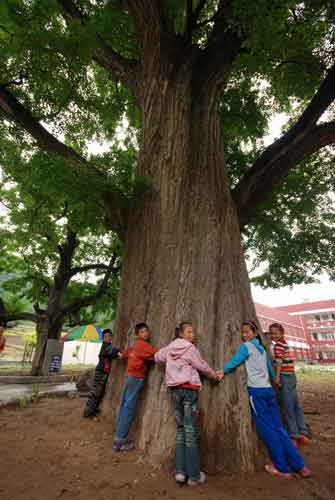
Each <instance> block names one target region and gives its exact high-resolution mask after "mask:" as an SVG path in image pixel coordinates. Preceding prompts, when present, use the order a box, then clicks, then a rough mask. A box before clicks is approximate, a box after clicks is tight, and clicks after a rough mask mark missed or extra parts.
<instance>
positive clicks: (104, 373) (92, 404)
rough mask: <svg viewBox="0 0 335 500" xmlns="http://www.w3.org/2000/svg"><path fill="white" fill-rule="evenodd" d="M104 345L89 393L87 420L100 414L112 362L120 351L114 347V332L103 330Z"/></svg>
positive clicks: (86, 408) (86, 409) (85, 412)
mask: <svg viewBox="0 0 335 500" xmlns="http://www.w3.org/2000/svg"><path fill="white" fill-rule="evenodd" d="M102 334H103V343H102V346H101V349H100V353H99V362H98V364H97V366H96V368H95V372H94V381H93V387H92V390H91V391H90V393H89V396H88V399H87V402H86V406H85V410H84V417H85V418H94V417H96V416H97V415H98V414H99V412H100V409H99V406H100V403H101V402H102V400H103V397H104V395H105V390H106V385H107V380H108V375H109V373H110V369H111V362H112V360H113V359H116V358H118V357H119V356H118V355H119V352H120V350H119V349H118V348H117V347H113V346H112V330H110V329H109V328H107V329H105V330H103V332H102Z"/></svg>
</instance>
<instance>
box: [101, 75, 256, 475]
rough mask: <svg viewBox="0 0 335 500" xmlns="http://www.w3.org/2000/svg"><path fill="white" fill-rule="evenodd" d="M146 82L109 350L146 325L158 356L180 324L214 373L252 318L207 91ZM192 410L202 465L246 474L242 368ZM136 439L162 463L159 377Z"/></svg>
mask: <svg viewBox="0 0 335 500" xmlns="http://www.w3.org/2000/svg"><path fill="white" fill-rule="evenodd" d="M151 82H152V83H151V87H150V89H149V87H147V89H149V90H143V102H142V127H143V142H142V144H141V149H140V157H139V172H138V173H139V174H140V175H145V176H149V177H150V178H151V179H152V181H153V189H152V191H151V192H150V193H148V194H146V195H145V197H144V199H143V200H142V202H141V204H140V205H139V206H137V207H136V209H135V210H134V211H133V212H132V213H131V214H129V217H128V224H127V231H126V234H125V254H124V260H123V272H122V284H121V291H120V295H119V304H118V313H117V321H116V328H115V330H116V332H115V333H116V343H117V344H119V345H120V346H121V348H124V347H125V346H126V345H127V344H128V343H129V341H130V340H129V338H127V336H126V332H128V331H129V329H130V327H131V326H132V325H134V324H135V323H136V322H139V321H147V322H148V324H149V326H150V328H151V329H152V343H153V345H154V346H157V347H162V346H164V345H166V344H168V343H169V342H170V341H171V340H172V339H173V336H174V331H175V326H176V324H177V323H179V322H180V321H182V320H189V321H191V322H192V323H193V325H194V326H195V329H196V332H197V345H198V347H199V349H200V351H201V353H202V354H203V356H204V358H205V359H206V360H207V361H208V362H209V363H210V364H211V365H212V366H213V367H215V368H216V369H222V367H223V364H224V361H225V360H227V359H228V358H229V357H230V356H231V355H232V354H233V353H234V351H235V349H236V347H237V346H238V344H239V342H240V333H239V330H240V323H241V322H242V320H244V319H246V318H251V319H255V317H256V315H255V310H254V305H253V301H252V297H251V292H250V286H249V279H248V274H247V270H246V266H245V262H244V257H243V252H242V247H241V235H240V229H239V222H238V218H237V214H236V210H235V206H234V203H233V200H232V197H231V194H230V190H229V182H228V178H227V175H226V171H225V163H224V156H223V146H222V144H221V141H220V127H219V120H218V114H217V89H213V92H211V91H210V89H209V90H208V92H206V93H203V94H202V95H198V96H197V98H194V96H192V92H193V89H194V84H193V82H192V72H191V71H190V70H189V68H179V69H178V72H177V73H176V74H174V77H173V79H170V80H169V81H164V79H162V80H161V81H159V79H151ZM204 94H205V95H204ZM113 370H114V373H112V376H111V379H110V384H109V392H108V394H109V405H110V406H112V416H113V418H115V416H116V414H117V410H118V402H119V400H120V393H121V389H122V385H123V379H124V368H122V367H120V365H118V366H117V367H114V368H113ZM200 401H201V408H202V410H203V413H204V418H203V426H202V430H201V436H202V437H201V439H202V441H201V442H202V457H203V462H204V466H206V467H207V469H209V470H210V471H218V470H221V469H225V470H227V471H237V470H239V471H250V470H254V469H255V467H256V463H257V453H258V447H257V444H256V443H257V441H256V437H255V435H254V433H253V431H252V427H251V419H250V413H249V403H248V397H247V392H246V377H245V370H244V368H243V367H242V368H239V369H238V370H237V371H236V373H235V374H233V375H231V376H229V377H227V379H226V380H225V381H224V383H222V384H221V385H220V386H213V384H211V383H209V382H205V384H204V389H203V391H202V392H201V395H200ZM109 413H110V411H109ZM135 436H136V442H137V444H138V446H139V447H140V448H142V449H144V450H145V456H146V457H147V458H148V460H150V461H151V462H155V463H157V462H158V463H165V462H169V461H170V459H171V458H172V456H173V452H174V445H175V423H174V418H173V416H172V414H171V407H170V403H169V398H168V395H167V391H166V388H165V384H164V369H162V368H160V367H155V368H154V369H152V370H151V373H150V375H149V379H148V382H147V384H146V389H145V391H144V395H143V400H142V403H141V407H140V410H139V416H138V419H137V424H136V426H135Z"/></svg>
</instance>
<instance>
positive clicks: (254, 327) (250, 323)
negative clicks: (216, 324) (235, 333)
mask: <svg viewBox="0 0 335 500" xmlns="http://www.w3.org/2000/svg"><path fill="white" fill-rule="evenodd" d="M242 326H249V328H251V330H252V331H253V332H255V333H256V334H257V335H256V339H257V340H258V342H259V343H260V345H261V346H262V347H264V344H263V341H262V337H261V336H260V334H259V333H258V326H257V324H256V323H255V322H254V321H251V320H250V319H247V320H246V321H243V323H242ZM264 349H265V347H264Z"/></svg>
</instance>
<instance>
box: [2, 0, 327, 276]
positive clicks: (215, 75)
mask: <svg viewBox="0 0 335 500" xmlns="http://www.w3.org/2000/svg"><path fill="white" fill-rule="evenodd" d="M0 19H1V23H0V53H1V68H0V140H1V148H0V162H1V165H2V168H3V170H4V175H8V176H9V177H11V179H14V180H15V181H20V178H22V176H23V172H24V171H25V170H26V169H29V170H30V172H31V179H32V180H31V181H29V182H30V183H31V185H33V179H37V178H38V177H44V178H45V179H48V189H50V190H53V192H54V194H55V196H58V195H59V193H58V190H57V186H59V185H62V186H63V191H64V192H63V193H62V194H61V195H60V196H68V198H69V199H71V200H72V202H73V200H74V203H75V205H76V206H80V205H81V204H83V200H85V204H86V206H87V207H88V206H90V208H89V209H88V210H87V213H88V214H89V215H88V216H87V217H86V219H85V223H86V224H87V225H88V226H89V225H92V224H93V225H94V224H96V223H99V224H102V223H105V224H107V225H108V227H109V228H111V229H112V230H114V231H116V232H117V233H118V234H119V236H120V237H121V238H122V239H125V238H126V234H127V228H128V221H129V217H132V215H133V214H134V213H135V212H136V207H137V206H138V205H139V204H140V203H141V200H142V199H143V198H145V193H148V196H151V197H154V196H155V195H156V193H157V190H158V187H157V186H158V183H157V179H159V178H160V173H158V168H157V165H156V164H157V155H159V144H160V141H161V140H162V137H163V136H164V134H165V130H166V126H167V124H168V123H169V118H170V116H171V113H172V112H173V109H174V108H173V106H172V104H171V103H172V96H173V92H175V91H176V92H177V90H179V93H178V92H177V97H178V99H177V100H176V102H178V103H179V104H180V106H183V105H184V104H185V109H186V103H187V99H188V97H187V96H186V95H184V94H183V93H182V90H181V89H182V88H183V84H185V82H186V81H187V82H188V84H189V96H190V99H192V106H191V107H190V109H191V110H192V112H193V113H194V118H193V125H192V127H193V129H194V130H196V128H197V124H198V122H197V115H196V112H195V111H194V110H196V109H197V105H198V104H199V103H204V105H205V107H206V108H207V109H208V115H209V118H208V120H209V122H210V117H211V116H212V115H213V114H214V113H215V112H216V109H217V108H218V109H219V112H220V131H219V133H220V134H221V137H222V144H223V148H224V156H225V162H222V165H221V164H220V165H219V167H220V169H221V171H222V172H225V173H227V174H228V175H229V178H230V181H231V186H230V188H231V193H232V196H233V199H234V203H235V207H236V212H237V214H238V218H239V223H240V227H241V229H243V232H244V238H245V246H246V250H247V252H248V251H252V252H253V254H254V255H256V256H257V259H259V261H262V262H263V261H269V260H270V261H271V262H270V268H271V273H269V274H267V277H265V276H264V277H263V278H260V281H261V282H262V284H271V285H272V286H273V284H274V283H275V282H276V277H277V278H278V279H277V282H278V283H279V282H280V283H281V284H286V283H291V282H292V281H294V280H295V281H297V280H298V281H301V280H310V279H312V278H313V273H314V272H320V270H323V269H326V262H325V259H324V258H322V259H321V258H320V256H322V255H323V256H324V255H326V253H327V250H326V249H327V248H331V247H332V244H333V243H334V239H333V238H334V237H333V232H332V231H331V230H328V229H327V228H332V227H333V208H332V204H331V203H328V197H329V191H331V189H332V188H333V186H331V185H329V186H328V185H326V186H325V183H324V182H319V183H318V184H317V186H318V187H316V186H315V185H314V183H315V179H316V178H317V179H320V178H321V177H322V176H321V175H320V174H321V172H324V171H325V169H326V172H327V175H326V177H327V178H329V179H331V178H332V177H333V174H332V173H334V163H333V161H332V160H330V159H331V158H332V154H333V153H332V151H333V145H334V143H335V121H334V119H335V115H334V100H335V24H334V8H333V5H332V2H330V1H329V0H325V1H322V0H306V1H305V2H294V1H291V0H281V1H279V2H268V1H266V0H257V1H255V2H250V1H249V0H191V1H190V0H166V1H164V2H163V1H161V0H137V1H136V2H135V1H132V0H109V1H103V0H97V1H94V2H93V1H90V0H32V1H31V2H24V1H23V0H11V1H9V0H4V1H3V2H1V5H0ZM264 26H266V29H264ZM175 89H177V90H175ZM170 98H171V100H169V99H170ZM276 113H286V114H287V117H288V119H289V121H288V126H287V128H286V130H285V131H284V132H283V134H282V136H281V137H279V138H277V139H276V140H274V142H273V143H272V144H267V143H265V137H266V135H267V133H268V130H269V124H270V121H271V118H272V117H273V115H274V114H276ZM209 122H208V123H209ZM153 123H154V124H155V126H154V127H153V126H152V124H153ZM210 126H211V125H209V127H210ZM190 133H193V130H191V131H190ZM213 134H214V135H215V134H216V131H213ZM168 140H169V141H170V143H169V144H170V146H169V147H170V153H169V154H170V156H169V158H170V159H171V161H170V164H171V166H170V167H169V168H171V170H172V169H173V168H175V166H174V165H173V157H174V156H173V155H174V149H175V148H177V147H178V146H177V134H176V135H175V136H174V137H171V138H168ZM97 151H98V152H97ZM139 151H140V153H141V155H140V157H139V158H140V159H139V160H138V152H139ZM145 158H150V160H148V161H146V160H145ZM320 159H322V161H321V160H320ZM167 170H168V167H167ZM203 173H204V175H206V174H208V172H207V170H206V165H205V164H204V168H203ZM163 174H164V175H166V177H167V178H168V177H169V172H168V171H166V172H164V173H162V175H163ZM208 175H209V174H208ZM301 186H304V203H302V202H301V203H299V202H298V199H295V193H298V194H297V196H298V197H299V196H300V194H299V193H300V191H301ZM56 193H57V194H56ZM222 196H223V197H224V193H223V194H222ZM313 197H314V199H313ZM316 199H317V200H318V202H317V203H316V202H315V200H316ZM283 200H285V203H283V202H282V201H283ZM93 207H95V208H96V210H95V211H94V210H93ZM81 213H83V212H81ZM284 220H285V221H286V222H285V224H284V223H283V221H284ZM307 220H308V223H307V222H306V221H307ZM271 221H272V224H270V222H271ZM274 221H277V222H278V223H275V222H274ZM302 221H305V222H306V223H305V222H302ZM312 221H315V224H316V226H317V228H318V229H317V230H316V229H315V228H314V226H313V222H312ZM223 222H224V221H221V223H223ZM312 227H313V230H311V228H312ZM270 228H271V229H270ZM297 234H299V235H300V236H299V244H298V243H297ZM304 235H305V236H304ZM307 235H308V237H307ZM51 238H52V235H51ZM274 240H278V241H285V242H291V244H292V245H294V244H295V243H294V242H296V244H297V245H298V246H297V249H298V248H299V251H298V250H297V255H298V256H299V258H297V256H296V258H295V260H294V259H291V260H290V261H288V259H287V253H285V255H284V253H280V252H279V251H277V250H275V247H276V246H275V244H274ZM302 242H304V243H302ZM328 254H329V252H328ZM332 259H333V257H332V256H331V257H330V261H329V262H328V268H331V267H332V262H333V261H332ZM293 260H294V262H293ZM275 262H276V264H274V263H275ZM307 263H308V268H309V269H310V270H311V272H310V273H309V274H308V272H307V271H306V269H307ZM269 275H271V277H272V278H271V280H270V281H271V283H270V281H269Z"/></svg>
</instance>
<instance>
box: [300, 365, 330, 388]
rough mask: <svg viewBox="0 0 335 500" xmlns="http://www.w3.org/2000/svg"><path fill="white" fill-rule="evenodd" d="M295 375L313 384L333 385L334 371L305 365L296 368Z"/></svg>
mask: <svg viewBox="0 0 335 500" xmlns="http://www.w3.org/2000/svg"><path fill="white" fill-rule="evenodd" d="M297 377H298V379H299V380H300V381H302V382H309V383H315V384H319V383H321V384H322V383H327V384H329V383H330V384H334V385H335V371H328V370H322V369H318V368H308V367H305V368H301V369H300V370H298V372H297Z"/></svg>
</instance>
